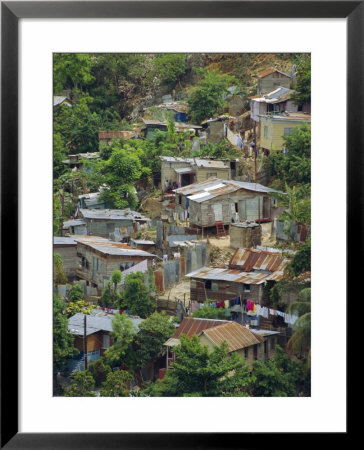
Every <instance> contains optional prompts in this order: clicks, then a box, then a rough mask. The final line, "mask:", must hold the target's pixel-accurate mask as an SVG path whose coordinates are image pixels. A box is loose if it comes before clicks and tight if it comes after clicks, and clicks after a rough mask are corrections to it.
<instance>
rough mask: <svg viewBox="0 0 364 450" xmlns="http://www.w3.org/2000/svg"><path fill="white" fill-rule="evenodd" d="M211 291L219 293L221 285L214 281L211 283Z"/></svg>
mask: <svg viewBox="0 0 364 450" xmlns="http://www.w3.org/2000/svg"><path fill="white" fill-rule="evenodd" d="M211 290H212V291H214V292H217V291H218V290H219V284H218V283H216V281H213V282H212V283H211Z"/></svg>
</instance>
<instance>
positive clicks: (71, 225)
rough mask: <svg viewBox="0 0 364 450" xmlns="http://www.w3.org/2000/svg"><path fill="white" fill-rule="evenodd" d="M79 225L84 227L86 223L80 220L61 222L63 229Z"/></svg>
mask: <svg viewBox="0 0 364 450" xmlns="http://www.w3.org/2000/svg"><path fill="white" fill-rule="evenodd" d="M79 225H86V222H85V221H84V220H80V219H75V220H67V222H63V228H68V227H77V226H79Z"/></svg>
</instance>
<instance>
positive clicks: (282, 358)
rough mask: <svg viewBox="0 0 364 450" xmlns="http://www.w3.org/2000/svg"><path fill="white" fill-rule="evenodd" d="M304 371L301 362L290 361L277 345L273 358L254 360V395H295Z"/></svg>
mask: <svg viewBox="0 0 364 450" xmlns="http://www.w3.org/2000/svg"><path fill="white" fill-rule="evenodd" d="M303 375H304V371H303V366H302V364H300V363H298V362H296V361H292V360H291V359H290V358H289V357H288V356H287V355H286V354H285V353H284V351H283V349H282V348H281V347H280V346H279V345H277V346H276V353H275V356H274V359H272V360H269V361H267V362H266V363H263V362H261V361H255V362H254V368H253V386H252V388H253V395H254V397H295V396H297V395H298V389H299V386H300V382H301V380H302V378H303Z"/></svg>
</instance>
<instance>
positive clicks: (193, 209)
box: [175, 177, 277, 228]
mask: <svg viewBox="0 0 364 450" xmlns="http://www.w3.org/2000/svg"><path fill="white" fill-rule="evenodd" d="M175 192H176V212H177V213H184V211H187V213H188V217H189V220H190V223H191V224H193V225H197V226H199V227H201V228H204V227H212V226H215V223H216V222H222V223H223V224H224V225H229V224H230V223H232V222H239V221H246V220H248V221H254V220H259V219H263V218H265V219H270V217H271V215H272V209H274V205H273V202H272V200H271V198H270V196H269V194H270V193H272V192H277V191H275V190H274V189H271V188H268V187H266V186H263V185H261V184H259V183H248V182H243V181H235V180H220V179H217V178H214V177H213V178H209V179H208V180H206V181H203V182H201V183H194V184H192V185H190V186H186V187H184V188H180V189H176V191H175Z"/></svg>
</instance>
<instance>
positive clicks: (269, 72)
mask: <svg viewBox="0 0 364 450" xmlns="http://www.w3.org/2000/svg"><path fill="white" fill-rule="evenodd" d="M256 77H257V78H258V85H257V92H258V94H264V93H266V92H271V91H273V90H274V89H277V87H278V86H282V87H285V88H290V87H291V77H290V75H288V74H286V73H284V72H281V71H280V70H278V69H275V68H274V67H268V68H267V69H265V70H262V71H261V72H259V73H257V75H256Z"/></svg>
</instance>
